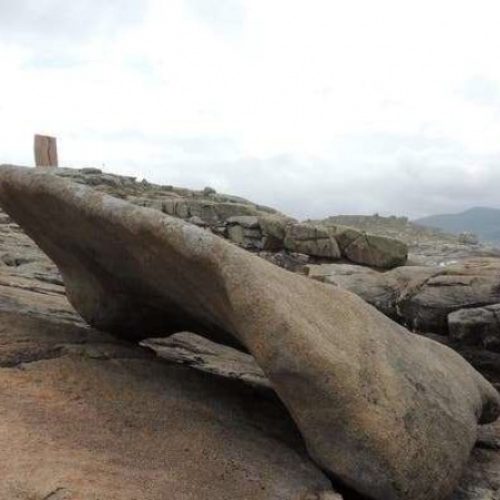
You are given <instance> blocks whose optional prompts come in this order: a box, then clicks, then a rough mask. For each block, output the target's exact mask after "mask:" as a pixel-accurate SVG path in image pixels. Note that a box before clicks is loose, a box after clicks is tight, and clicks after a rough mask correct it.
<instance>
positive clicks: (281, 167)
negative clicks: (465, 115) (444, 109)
mask: <svg viewBox="0 0 500 500" xmlns="http://www.w3.org/2000/svg"><path fill="white" fill-rule="evenodd" d="M379 139H380V140H378V141H377V140H375V139H374V138H373V137H371V136H367V137H358V138H354V137H353V138H350V139H349V140H346V141H344V143H343V144H339V148H338V151H337V152H338V154H337V155H336V160H335V161H327V160H325V159H320V158H314V157H299V156H293V155H283V156H276V157H272V158H240V159H238V160H234V161H213V160H211V159H210V156H211V154H210V153H209V150H206V152H207V155H206V159H203V157H201V158H196V159H195V160H193V159H192V158H189V159H188V158H184V159H180V158H178V159H177V160H176V159H175V156H176V155H175V154H171V155H170V157H169V160H166V156H165V157H164V158H165V161H161V160H158V161H156V162H155V163H154V164H149V165H148V166H147V167H145V166H144V165H142V171H146V174H147V176H148V177H149V178H151V179H152V180H154V181H156V182H162V183H167V184H175V185H180V186H188V187H193V188H202V187H204V186H207V185H210V186H212V187H215V188H216V189H217V190H221V191H225V192H228V193H231V194H236V195H240V196H243V197H245V198H249V199H252V200H254V201H256V202H258V203H261V204H265V205H270V206H274V207H276V208H278V209H280V210H282V211H283V212H285V213H288V214H290V215H293V216H295V217H298V218H301V219H303V218H319V217H326V216H328V215H333V214H338V213H344V214H345V213H351V214H359V213H366V214H372V213H375V212H378V213H381V214H384V215H390V214H396V215H408V216H410V217H420V216H423V215H428V214H432V213H443V212H446V213H448V212H458V211H461V210H464V209H466V208H469V207H471V206H478V205H481V206H485V205H487V206H493V207H500V200H499V199H498V185H500V156H479V155H471V154H467V153H466V152H465V151H463V149H462V148H461V147H460V146H459V145H458V144H454V143H452V142H450V141H446V140H444V139H439V138H438V139H436V140H432V138H429V137H419V136H418V135H417V136H412V137H408V136H406V137H405V136H401V137H398V136H387V137H385V138H383V140H382V138H380V137H379ZM370 144H371V146H369V145H370ZM391 145H392V146H391ZM164 146H165V149H166V150H168V149H169V147H173V146H172V145H171V146H169V145H168V144H167V143H165V144H164ZM374 150H376V152H374ZM471 166H475V170H474V169H471V168H469V167H471ZM108 167H111V165H108ZM113 168H115V169H116V168H119V166H118V165H116V166H113ZM110 169H112V168H110Z"/></svg>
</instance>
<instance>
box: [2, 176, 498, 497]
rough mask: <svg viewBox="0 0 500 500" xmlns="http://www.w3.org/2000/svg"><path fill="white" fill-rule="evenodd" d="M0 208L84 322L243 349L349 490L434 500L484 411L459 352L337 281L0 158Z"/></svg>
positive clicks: (491, 398)
mask: <svg viewBox="0 0 500 500" xmlns="http://www.w3.org/2000/svg"><path fill="white" fill-rule="evenodd" d="M0 203H1V204H2V206H3V208H4V209H5V210H6V211H7V212H8V213H9V214H10V216H11V217H13V219H15V220H16V221H17V222H18V223H19V224H20V225H21V226H22V227H23V228H24V229H25V230H26V232H27V233H28V235H30V236H31V237H32V238H33V239H35V241H36V242H37V243H38V244H39V245H40V247H41V248H42V249H43V250H44V251H45V252H46V253H47V254H48V255H49V256H50V257H51V258H52V259H53V260H54V262H55V263H56V264H57V265H58V267H59V269H60V270H61V272H62V275H63V278H64V282H65V285H66V292H67V295H68V298H69V299H70V301H71V303H72V304H73V305H74V306H75V308H76V309H77V310H78V311H79V312H80V313H81V315H82V316H83V317H84V318H85V319H86V321H87V322H88V323H89V324H90V325H92V326H95V327H97V328H100V329H103V330H108V331H110V332H113V333H114V334H116V335H120V336H123V337H126V338H131V339H134V338H137V339H138V338H141V337H147V336H153V335H154V336H160V335H166V334H168V333H170V332H172V333H173V332H175V331H180V330H189V331H193V332H196V333H200V334H202V335H205V336H208V337H210V338H212V339H213V340H218V341H223V342H232V343H234V344H236V345H242V346H244V347H245V348H246V349H247V350H248V351H249V352H250V353H251V354H252V355H253V356H254V357H255V359H256V361H257V363H258V364H259V366H260V367H261V369H262V370H263V372H264V373H265V374H266V376H267V377H268V378H269V380H270V382H271V384H272V386H273V388H274V390H275V391H276V393H277V394H278V396H279V397H280V398H281V400H282V401H283V403H284V404H285V406H286V407H287V408H288V410H289V412H290V414H291V415H292V417H293V419H294V420H295V422H296V424H297V426H298V428H299V430H300V432H301V434H302V436H303V438H304V440H305V443H306V446H307V449H308V451H309V454H310V455H311V457H312V458H313V459H314V461H315V462H316V463H317V464H318V465H320V466H321V467H322V468H323V469H324V470H325V471H328V472H329V473H330V474H332V475H333V476H335V477H336V478H338V479H340V480H341V481H343V482H344V483H345V484H347V485H349V486H351V487H353V488H354V489H356V490H357V491H358V492H360V493H362V494H365V495H367V496H370V497H372V498H374V499H380V500H382V499H383V500H393V499H412V500H423V499H426V500H432V499H436V500H437V499H441V498H445V497H446V496H447V495H449V494H450V493H451V492H452V490H453V489H454V487H455V486H456V485H457V482H458V480H459V477H460V474H461V472H462V470H463V467H464V465H465V464H466V462H467V459H468V456H469V453H470V450H471V449H472V447H473V445H474V442H475V440H476V434H477V422H483V423H484V422H489V421H492V420H494V419H495V418H496V417H497V416H498V413H499V409H500V400H499V397H498V394H497V392H496V391H495V390H494V389H493V387H492V386H491V385H489V384H488V383H487V382H486V381H485V380H484V379H483V378H482V377H481V375H479V373H477V372H476V371H475V370H474V369H473V368H472V367H471V366H470V365H469V364H468V363H467V362H465V361H464V360H463V358H461V357H460V356H459V355H458V354H456V353H455V352H453V351H452V350H450V349H448V348H447V347H445V346H442V345H440V344H438V343H436V342H433V341H431V340H429V339H425V338H422V337H419V336H416V335H414V334H412V333H410V332H408V331H407V330H405V329H404V328H402V327H401V326H400V325H398V324H396V323H394V322H392V321H391V320H390V319H388V318H386V317H385V316H384V315H382V314H381V313H379V312H377V311H376V310H375V309H374V308H373V307H371V306H369V305H368V304H366V303H365V302H364V301H362V300H361V299H360V298H358V297H356V296H355V295H353V294H351V293H349V292H346V291H344V290H342V289H341V288H335V287H330V286H327V285H325V284H322V283H319V282H316V281H313V280H310V279H306V278H304V277H301V276H298V275H294V274H292V273H289V272H287V271H285V270H282V269H280V268H278V267H276V266H273V265H272V264H270V263H268V262H266V261H264V260H263V259H260V258H258V257H256V256H252V255H250V254H248V253H247V252H245V251H244V250H241V249H239V248H237V247H235V246H233V245H231V244H229V243H227V242H225V241H224V240H223V239H221V238H219V237H217V236H214V235H212V234H210V233H208V232H206V231H204V230H202V229H200V228H198V227H196V226H193V225H189V224H187V223H185V222H183V221H181V220H179V219H174V218H171V217H168V216H166V215H164V214H162V213H160V212H159V211H153V210H150V209H146V208H141V207H137V206H133V205H130V204H128V203H126V202H124V201H121V200H118V199H115V198H112V197H109V196H107V195H103V194H101V193H97V192H94V191H92V190H91V189H89V188H86V187H84V186H78V185H74V184H72V183H69V182H66V181H64V180H62V179H58V178H56V177H54V176H52V175H48V174H46V173H44V172H43V170H42V171H40V170H30V169H23V168H19V167H10V166H4V167H1V168H0ZM79 377H80V378H81V374H79ZM122 387H123V385H122ZM214 397H216V395H214Z"/></svg>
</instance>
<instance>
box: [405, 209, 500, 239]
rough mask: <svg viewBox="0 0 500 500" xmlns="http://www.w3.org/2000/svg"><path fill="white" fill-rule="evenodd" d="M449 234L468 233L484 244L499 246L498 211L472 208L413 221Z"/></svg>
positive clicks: (499, 221)
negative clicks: (474, 235)
mask: <svg viewBox="0 0 500 500" xmlns="http://www.w3.org/2000/svg"><path fill="white" fill-rule="evenodd" d="M414 222H415V223H417V224H420V225H422V226H429V227H435V228H438V229H442V230H443V231H446V232H449V233H454V234H458V233H463V232H470V233H474V234H476V235H477V236H478V237H479V239H480V240H481V241H483V242H486V243H491V244H495V245H500V209H498V208H488V207H474V208H470V209H469V210H465V212H461V213H458V214H441V215H430V216H429V217H423V218H421V219H417V220H415V221H414Z"/></svg>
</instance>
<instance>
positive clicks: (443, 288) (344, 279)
mask: <svg viewBox="0 0 500 500" xmlns="http://www.w3.org/2000/svg"><path fill="white" fill-rule="evenodd" d="M307 267H308V272H309V276H311V277H313V278H316V279H318V280H320V281H324V282H327V283H331V284H336V285H339V286H342V287H344V288H346V289H348V290H350V291H352V292H354V293H356V294H357V295H359V296H360V297H362V298H363V299H364V300H366V301H367V302H369V303H370V304H373V305H374V306H375V307H377V308H378V309H379V310H381V311H382V312H384V314H386V315H387V316H389V317H391V318H393V319H396V320H397V321H399V322H401V323H403V324H406V325H408V326H409V327H410V328H411V329H413V330H416V331H421V332H435V333H440V334H444V333H447V331H448V315H449V314H450V313H452V312H454V311H457V310H459V309H464V308H474V307H478V306H485V305H491V304H495V303H498V302H500V259H492V258H489V259H469V260H464V261H462V262H459V263H456V264H451V265H449V266H405V267H399V268H396V269H393V270H391V271H387V272H384V273H380V272H375V271H373V270H371V269H367V268H363V267H360V266H358V267H354V266H349V267H345V266H339V265H336V264H329V265H320V266H316V265H308V266H307Z"/></svg>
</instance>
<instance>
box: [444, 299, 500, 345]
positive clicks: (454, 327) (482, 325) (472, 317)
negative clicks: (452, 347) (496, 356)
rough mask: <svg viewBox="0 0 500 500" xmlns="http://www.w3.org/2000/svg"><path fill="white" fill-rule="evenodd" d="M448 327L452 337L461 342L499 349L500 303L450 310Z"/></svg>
mask: <svg viewBox="0 0 500 500" xmlns="http://www.w3.org/2000/svg"><path fill="white" fill-rule="evenodd" d="M448 328H449V332H450V336H451V337H452V339H454V340H456V341H458V342H460V343H462V344H466V345H482V346H483V347H484V348H485V349H490V350H493V351H500V304H493V305H491V306H485V307H478V308H471V309H459V310H458V311H455V312H452V313H450V314H449V315H448Z"/></svg>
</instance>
